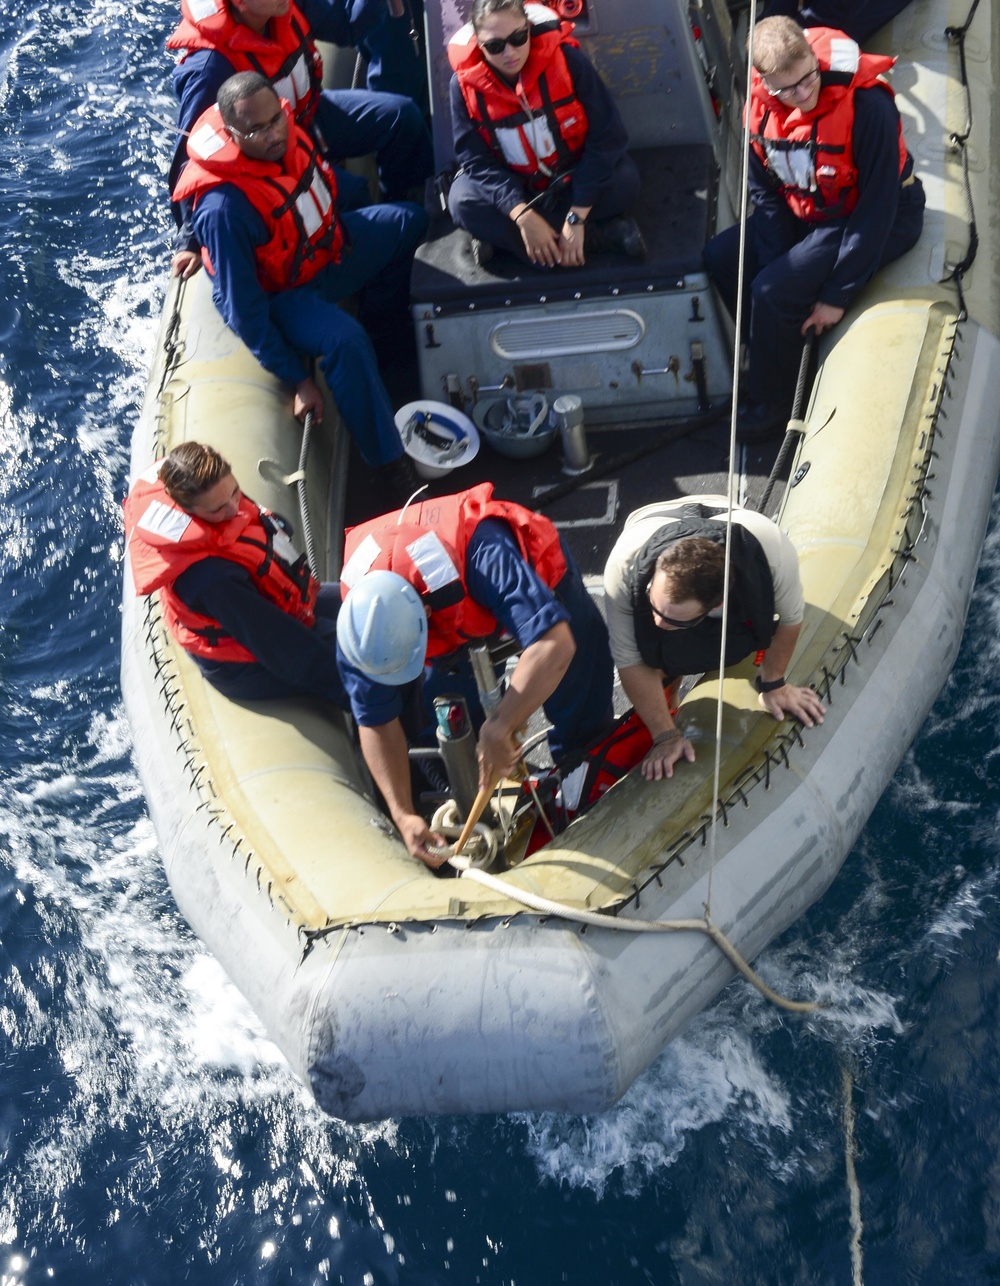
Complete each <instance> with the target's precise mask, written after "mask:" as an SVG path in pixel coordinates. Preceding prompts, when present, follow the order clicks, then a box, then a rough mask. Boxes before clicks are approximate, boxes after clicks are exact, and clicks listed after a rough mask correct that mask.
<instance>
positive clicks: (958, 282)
mask: <svg viewBox="0 0 1000 1286" xmlns="http://www.w3.org/2000/svg"><path fill="white" fill-rule="evenodd" d="M978 8H979V0H972V7H971V8H970V10H969V13H968V16H967V17H966V19H965V22H964V23H963V24H962V25H961V27H945V31H944V34H945V39H946V40H953V41H955V43H956V44H957V45H958V62H959V70H960V73H961V78H962V89H963V91H964V94H965V128H964V129H963V130H962V132H961V134H951V135H950V136H949V140H948V141H949V142H950V143H951V145H952V147H954V148H955V150H956V151H958V152H959V153H960V155H961V158H962V182H963V186H964V188H965V200H966V204H967V206H968V209H969V244H968V247H967V249H966V251H965V256H964V258H963V259H962V261H961V262H960V263H957V264H954V265H952V268H951V274H950V276H949V277H948V278H947V280H949V281H954V283H955V286H956V288H957V290H958V303H959V308H960V310H961V311H960V313H959V318H958V320H959V322H963V321H965V319H966V318H967V317H968V315H969V313H968V310H967V309H966V307H965V293H964V291H963V290H962V280H963V278H964V276H965V274H966V273H967V272H968V271H969V269H970V268H971V267H972V265H973V263H975V260H976V254H977V253H978V251H979V230H978V228H977V227H976V209H975V206H974V205H973V201H972V186H971V184H970V182H969V136H970V135H971V133H972V93H971V90H970V89H969V75H968V69H967V67H966V63H965V37H966V35H967V34H968V30H969V28H970V26H971V25H972V19H973V18H974V17H975V16H976V10H977V9H978Z"/></svg>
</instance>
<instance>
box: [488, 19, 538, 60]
mask: <svg viewBox="0 0 1000 1286" xmlns="http://www.w3.org/2000/svg"><path fill="white" fill-rule="evenodd" d="M530 34H531V27H530V26H528V27H519V28H518V29H517V31H512V32H511V33H510V35H509V36H507V37H506V39H501V38H500V37H499V36H498V37H497V38H496V40H480V42H479V48H480V49H482V50H483V52H484V53H487V54H492V55H493V57H494V58H495V57H496V56H497V54H502V53H503V51H504V50H505V49H506V48H507V46H508V45H513V46H514V48H515V49H520V48H521V46H522V45H526V44H527V43H528V36H529V35H530Z"/></svg>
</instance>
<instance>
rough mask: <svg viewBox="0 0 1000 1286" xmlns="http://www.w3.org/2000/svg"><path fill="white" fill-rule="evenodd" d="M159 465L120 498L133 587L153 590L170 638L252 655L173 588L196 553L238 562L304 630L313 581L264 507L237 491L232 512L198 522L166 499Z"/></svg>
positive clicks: (230, 657) (224, 655)
mask: <svg viewBox="0 0 1000 1286" xmlns="http://www.w3.org/2000/svg"><path fill="white" fill-rule="evenodd" d="M161 464H162V461H157V463H156V464H155V465H153V467H152V468H150V469H148V470H147V471H146V472H145V473H144V474H142V475H141V476H140V477H139V478H137V479H136V481H135V483H134V484H133V486H132V488H131V490H130V491H129V493H128V495H127V496H126V498H125V504H124V509H125V539H126V542H127V544H128V554H129V562H130V563H131V567H132V578H133V580H134V581H135V589H136V593H137V594H152V593H153V591H154V590H159V591H160V605H161V606H162V608H163V619H164V623H165V625H166V627H167V629H168V630H169V631H170V634H171V636H172V637H173V638H174V639H175V640H176V642H177V643H178V644H180V646H181V647H182V648H184V650H185V651H187V652H192V653H193V654H194V655H195V656H200V657H205V658H206V659H210V660H213V661H255V660H256V659H257V658H256V657H255V656H254V655H253V654H252V653H251V652H249V651H248V650H247V649H246V648H245V647H244V646H243V645H242V644H241V643H237V641H236V640H235V639H234V638H233V637H232V635H230V634H227V633H226V632H225V630H224V629H223V628H222V626H221V625H220V624H219V622H218V621H216V620H214V619H213V618H212V617H210V616H202V615H201V613H199V612H193V611H192V610H191V609H190V608H189V607H187V606H186V605H185V604H184V603H183V602H182V601H181V600H180V598H178V596H177V595H176V594H175V593H174V589H173V586H174V582H175V581H176V580H177V577H178V576H180V574H181V573H182V572H184V571H187V569H188V568H189V567H191V566H192V565H193V564H194V563H197V562H200V561H201V560H202V559H203V558H228V559H230V560H231V561H232V562H234V563H239V565H240V566H241V567H243V568H245V569H246V570H247V571H248V572H249V573H250V576H251V579H252V580H253V583H254V585H255V587H256V588H257V591H258V592H259V593H260V594H262V595H263V596H264V598H266V599H269V600H270V601H271V602H272V603H274V604H275V606H276V607H280V608H281V610H282V611H283V612H287V613H288V614H289V616H294V617H295V619H296V620H297V621H301V622H302V624H303V625H307V626H308V627H309V628H310V629H311V628H312V626H313V623H314V620H315V617H314V613H313V606H314V604H315V602H316V594H317V592H318V591H319V582H318V581H317V580H316V578H315V577H314V576H313V575H312V573H311V572H310V570H309V566H308V564H307V563H306V560H305V555H299V554H297V553H296V551H295V549H294V547H293V546H292V543H291V541H290V540H289V539H288V537H287V536H286V535H285V533H284V532H283V531H282V529H281V527H280V526H279V525H278V523H277V522H276V521H275V519H274V518H273V517H272V516H271V515H270V514H269V513H268V512H267V510H265V509H261V508H260V506H259V505H256V504H254V502H253V501H252V500H248V499H247V497H246V496H243V497H241V499H240V507H239V511H238V513H237V514H236V516H235V517H234V518H230V519H228V520H227V521H226V522H205V521H204V520H203V519H201V518H196V517H195V516H194V515H193V514H189V513H188V512H187V511H186V510H184V509H181V508H180V506H179V505H176V504H174V502H173V501H172V500H171V499H170V497H169V496H168V495H167V493H166V491H165V489H164V486H163V483H162V482H161V481H160V478H159V470H160V465H161Z"/></svg>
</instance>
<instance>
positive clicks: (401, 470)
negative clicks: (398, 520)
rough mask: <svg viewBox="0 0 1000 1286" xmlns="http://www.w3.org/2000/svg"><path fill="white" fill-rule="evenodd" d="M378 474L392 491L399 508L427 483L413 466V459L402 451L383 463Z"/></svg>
mask: <svg viewBox="0 0 1000 1286" xmlns="http://www.w3.org/2000/svg"><path fill="white" fill-rule="evenodd" d="M379 476H380V477H381V478H382V480H383V481H384V482H385V485H386V487H387V488H388V489H389V491H390V492H391V493H392V496H393V499H394V500H395V501H396V502H397V504H398V505H399V507H400V508H402V507H403V505H405V504H406V502H407V501H408V500H410V499H411V498H412V497H413V495H414V493H415V492H417V491H421V490H423V488H424V487H426V486H427V483H426V482H425V481H424V480H423V478H421V477H420V475H419V474H418V473H417V471H416V469H415V468H414V465H413V461H412V460H411V459H410V457H409V456H408V455H407V454H406V453H405V452H404V453H403V454H402V455H401V456H400V457H399V459H398V460H393V461H392V462H391V463H390V464H383V465H382V467H381V468H380V469H379Z"/></svg>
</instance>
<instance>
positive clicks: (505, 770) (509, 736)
mask: <svg viewBox="0 0 1000 1286" xmlns="http://www.w3.org/2000/svg"><path fill="white" fill-rule="evenodd" d="M477 751H478V755H479V789H480V790H489V789H491V788H492V787H493V786H495V785H496V783H497V782H498V781H499V780H500V778H501V777H510V776H511V775H512V774H513V772H514V769H515V768H516V767H517V764H518V760H519V759H520V758H521V747H520V746H519V745H518V743H517V740H516V738H515V737H514V734H513V732H511V731H510V730H509V729H508V728H507V727H506V725H505V724H502V723H501V722H500V720H499V719H497V717H496V716H495V715H491V716H490V718H489V719H487V720H486V722H485V723H484V724H483V726H482V727H481V728H480V730H479V744H478V746H477Z"/></svg>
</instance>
